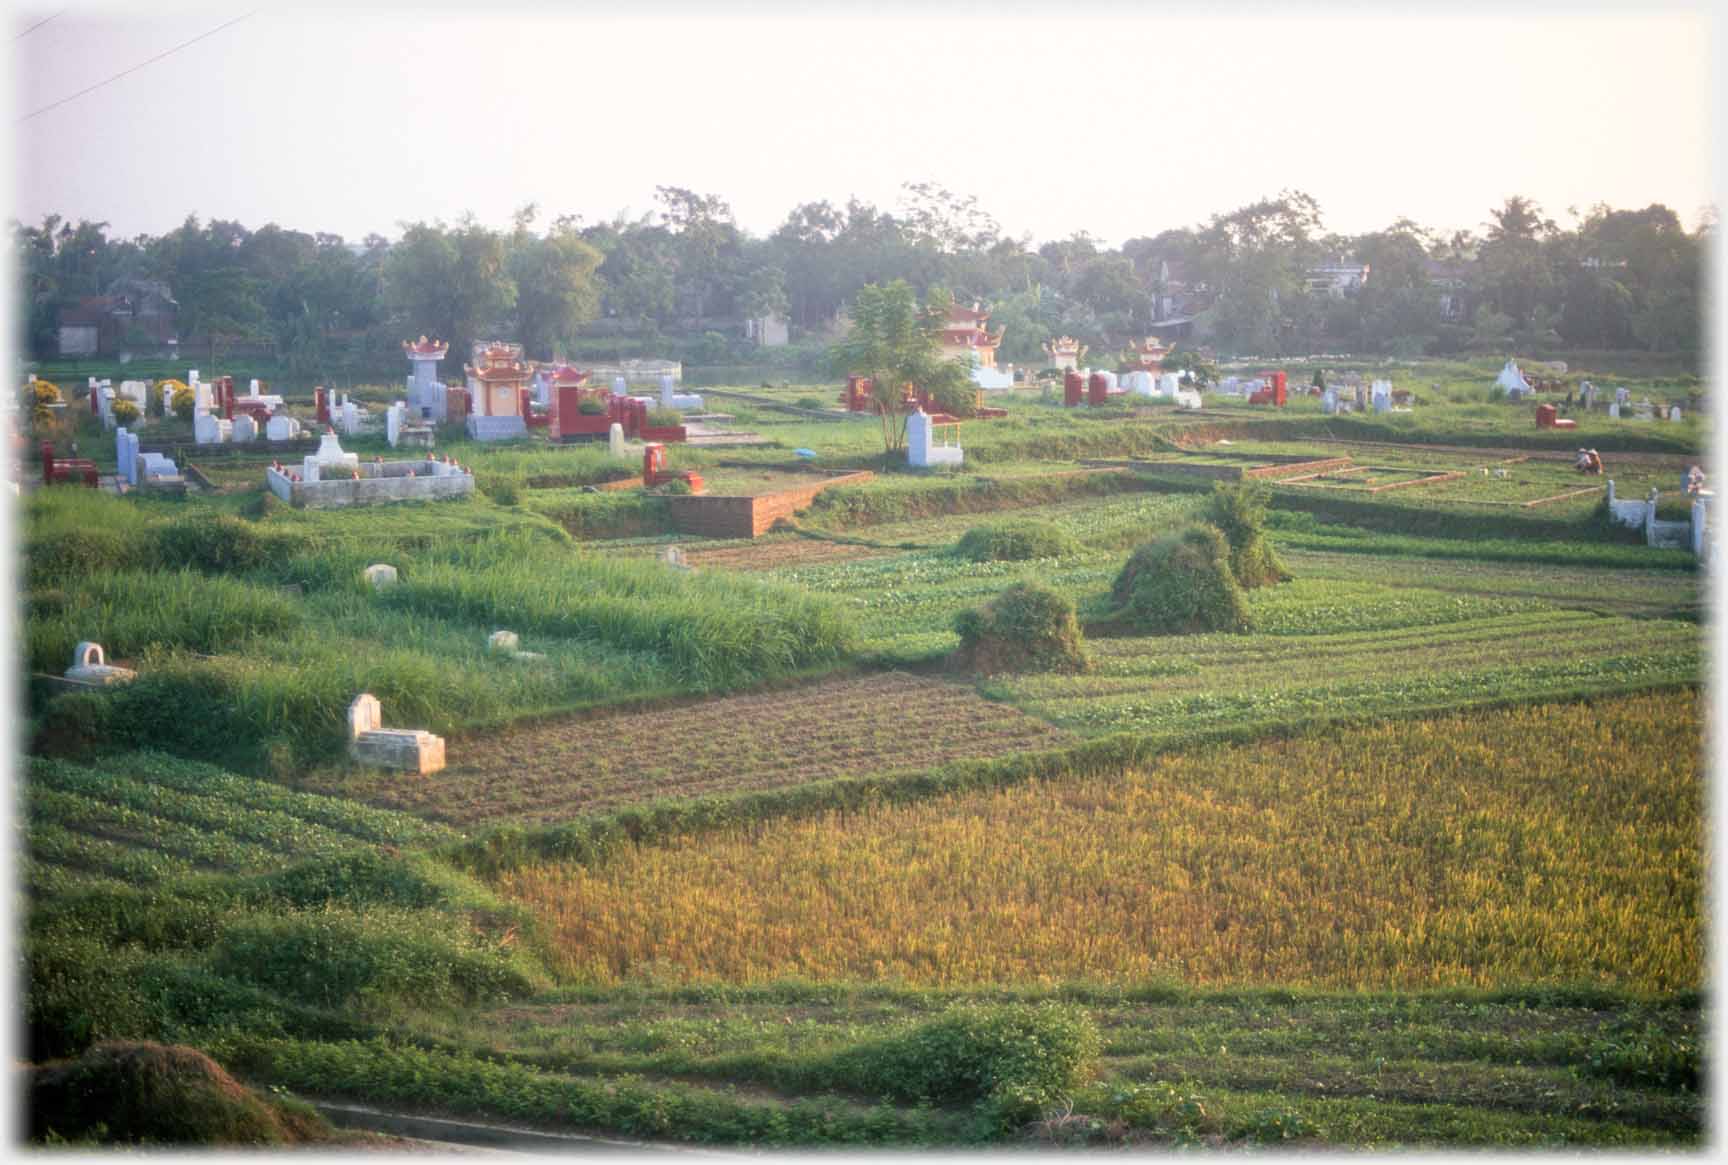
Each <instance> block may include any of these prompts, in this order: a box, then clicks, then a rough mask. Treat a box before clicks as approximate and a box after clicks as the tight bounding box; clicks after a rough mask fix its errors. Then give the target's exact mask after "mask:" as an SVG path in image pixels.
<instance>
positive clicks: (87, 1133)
mask: <svg viewBox="0 0 1728 1165" xmlns="http://www.w3.org/2000/svg"><path fill="white" fill-rule="evenodd" d="M27 1071H28V1073H29V1103H28V1112H29V1122H30V1139H31V1140H32V1141H35V1142H38V1143H44V1142H47V1143H57V1144H58V1143H68V1142H70V1143H74V1144H90V1143H96V1144H109V1143H118V1144H135V1145H306V1144H323V1143H328V1142H331V1141H333V1140H334V1139H336V1134H335V1132H334V1131H333V1130H332V1129H331V1127H330V1125H329V1123H328V1122H326V1121H325V1120H324V1118H323V1117H321V1116H319V1115H318V1113H317V1112H316V1110H314V1109H313V1108H312V1107H311V1106H309V1105H306V1104H303V1103H301V1102H299V1101H293V1100H285V1099H282V1098H270V1099H266V1098H264V1097H261V1096H259V1095H258V1094H257V1093H255V1092H253V1091H252V1090H251V1089H249V1088H247V1087H245V1086H244V1085H242V1084H241V1083H240V1082H239V1081H237V1080H235V1079H234V1077H232V1076H230V1075H229V1074H228V1073H227V1072H226V1071H225V1070H223V1068H222V1065H220V1064H218V1063H217V1062H216V1061H215V1060H212V1059H211V1058H210V1057H209V1056H206V1055H205V1054H204V1053H203V1052H200V1051H198V1050H197V1049H195V1048H188V1047H183V1046H180V1045H174V1044H153V1043H131V1042H121V1041H115V1042H111V1043H103V1044H97V1045H96V1046H94V1047H92V1048H90V1049H89V1050H88V1051H86V1052H85V1053H84V1054H83V1055H82V1056H79V1057H78V1058H77V1059H76V1060H61V1061H57V1062H54V1063H50V1064H43V1065H40V1066H37V1067H33V1068H29V1069H27Z"/></svg>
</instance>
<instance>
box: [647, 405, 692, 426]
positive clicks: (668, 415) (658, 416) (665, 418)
mask: <svg viewBox="0 0 1728 1165" xmlns="http://www.w3.org/2000/svg"><path fill="white" fill-rule="evenodd" d="M683 423H684V414H683V413H681V412H679V411H678V410H677V409H649V410H648V424H649V426H650V427H652V428H655V429H675V428H677V427H678V426H679V425H682V424H683Z"/></svg>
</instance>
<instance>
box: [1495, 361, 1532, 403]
mask: <svg viewBox="0 0 1728 1165" xmlns="http://www.w3.org/2000/svg"><path fill="white" fill-rule="evenodd" d="M1494 383H1495V384H1497V385H1499V386H1500V387H1501V388H1503V389H1505V390H1506V395H1507V396H1509V397H1511V398H1512V399H1513V400H1520V399H1522V398H1523V397H1524V396H1525V395H1526V394H1528V393H1530V392H1532V391H1534V390H1533V389H1531V387H1530V382H1529V381H1527V380H1525V379H1524V374H1523V373H1522V372H1520V371H1518V365H1516V364H1514V363H1513V362H1512V361H1511V360H1507V361H1506V367H1504V368H1502V369H1501V370H1500V375H1499V377H1498V378H1496V379H1495V381H1494Z"/></svg>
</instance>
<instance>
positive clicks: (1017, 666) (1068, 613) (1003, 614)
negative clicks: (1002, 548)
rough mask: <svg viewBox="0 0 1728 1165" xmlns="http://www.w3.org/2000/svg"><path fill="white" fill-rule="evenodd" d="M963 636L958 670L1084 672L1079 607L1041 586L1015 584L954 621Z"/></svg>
mask: <svg viewBox="0 0 1728 1165" xmlns="http://www.w3.org/2000/svg"><path fill="white" fill-rule="evenodd" d="M954 628H955V630H957V631H958V632H959V633H960V647H959V648H958V650H956V651H955V653H954V656H953V663H954V665H955V666H957V667H960V668H963V669H966V670H970V671H979V672H985V673H987V674H993V673H996V672H1005V671H1085V670H1086V667H1087V660H1086V652H1085V649H1084V648H1083V647H1082V645H1081V639H1080V621H1079V620H1078V619H1077V618H1075V615H1074V603H1073V600H1071V599H1069V598H1068V597H1067V596H1065V595H1059V594H1057V593H1056V592H1055V591H1053V590H1050V589H1048V588H1046V587H1041V586H1038V585H1037V584H1036V583H1015V584H1014V585H1013V586H1011V587H1009V588H1008V589H1007V590H1005V591H1003V592H1002V593H1001V594H1000V595H997V596H996V597H995V598H994V599H992V600H991V601H990V602H988V603H986V604H984V606H983V607H981V608H979V609H977V610H972V611H962V612H960V614H959V615H958V616H957V617H956V618H955V620H954Z"/></svg>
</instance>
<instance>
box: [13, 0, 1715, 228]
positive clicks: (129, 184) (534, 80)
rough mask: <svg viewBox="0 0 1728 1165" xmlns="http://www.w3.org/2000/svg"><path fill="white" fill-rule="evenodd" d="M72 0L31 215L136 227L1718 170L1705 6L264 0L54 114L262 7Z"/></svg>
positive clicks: (31, 126)
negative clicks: (920, 188)
mask: <svg viewBox="0 0 1728 1165" xmlns="http://www.w3.org/2000/svg"><path fill="white" fill-rule="evenodd" d="M58 7H59V6H56V5H53V4H52V0H49V3H48V4H44V5H41V6H40V8H39V10H35V11H25V12H20V13H16V14H15V15H14V23H13V30H14V31H13V35H14V36H15V37H18V39H15V40H14V41H13V52H14V59H15V63H16V66H17V67H16V71H15V77H16V80H15V91H14V102H15V106H16V112H15V114H14V121H15V124H14V125H13V135H14V136H13V142H14V145H13V150H14V162H15V169H14V175H15V179H14V180H15V185H16V190H15V195H14V199H15V201H14V212H13V213H14V214H15V216H16V217H19V218H22V219H25V220H28V221H35V220H38V219H40V218H41V216H42V215H44V214H47V213H59V214H62V215H64V216H67V217H70V218H74V219H76V218H92V219H104V220H107V221H108V222H109V223H111V224H112V226H113V229H114V230H115V231H116V232H118V233H119V234H122V235H128V236H129V235H132V234H135V233H138V232H150V233H158V232H161V231H164V230H167V229H170V228H172V227H173V226H175V225H176V224H178V223H179V222H180V221H181V220H182V219H183V218H184V217H185V216H186V215H187V214H188V213H196V214H198V215H199V216H200V217H202V218H211V217H217V218H226V219H238V220H239V221H241V222H242V223H244V224H246V225H247V226H249V227H258V226H262V225H263V224H264V223H266V222H269V221H276V222H279V223H281V224H283V225H284V226H289V227H293V228H297V229H301V230H327V231H333V232H336V233H339V234H342V235H344V236H346V237H348V238H350V239H358V238H360V237H362V236H363V235H365V234H367V233H368V232H372V231H377V232H379V233H382V234H385V235H388V236H392V237H393V236H395V235H396V234H397V233H398V231H399V228H398V225H397V224H398V223H399V222H401V221H404V220H416V219H430V218H439V217H442V218H445V219H450V218H454V217H455V216H457V215H459V214H461V213H462V212H463V211H470V210H471V211H473V212H474V214H475V215H477V216H478V217H479V218H480V219H481V220H482V221H484V222H488V223H491V224H493V225H498V226H502V225H504V224H505V223H506V222H507V221H508V219H509V216H510V214H511V212H512V211H513V210H514V209H515V208H516V207H518V206H520V205H522V204H523V203H526V202H535V203H538V204H539V205H540V207H541V208H542V211H543V212H544V214H545V216H546V217H547V218H550V217H551V216H553V215H556V214H560V213H566V212H569V213H575V214H579V215H581V216H583V220H584V221H586V222H592V221H595V220H597V219H605V218H610V217H611V216H612V215H613V214H615V213H616V212H618V211H620V210H624V209H626V208H628V209H631V210H633V211H636V212H640V211H643V210H646V209H649V208H650V207H651V206H652V205H653V194H654V187H655V186H656V185H677V186H685V187H689V188H692V189H695V190H698V191H703V192H709V193H715V194H719V195H721V196H722V197H723V198H725V199H727V200H728V201H729V202H730V203H731V204H732V207H733V209H734V211H735V213H736V215H737V218H738V221H739V223H740V224H741V225H743V226H744V227H746V228H747V229H749V230H751V231H752V232H755V233H757V234H766V233H768V232H770V231H772V230H773V229H774V228H775V227H776V226H777V225H778V224H779V222H780V221H781V220H782V219H783V218H784V216H785V214H786V212H787V211H788V210H789V209H791V208H792V207H793V206H794V205H795V204H797V203H799V202H803V201H807V200H812V199H822V198H827V199H830V200H832V201H834V202H836V203H844V201H845V200H846V198H847V197H848V196H849V195H854V194H855V195H857V196H859V197H860V198H863V199H865V200H867V201H871V202H874V203H876V204H877V205H878V206H881V207H883V208H885V209H888V208H892V207H893V206H894V205H895V204H896V203H897V202H898V201H899V188H900V184H901V183H902V182H904V181H919V180H930V181H935V182H938V183H941V184H942V185H945V186H947V187H949V188H950V189H952V190H955V191H958V192H961V193H966V194H975V195H977V196H978V198H979V201H980V204H981V205H982V207H983V208H984V209H986V210H988V211H989V212H990V213H992V214H993V215H994V216H995V217H996V218H997V219H998V220H999V221H1000V222H1001V224H1002V226H1003V228H1004V230H1005V231H1006V232H1007V233H1009V234H1014V235H1018V234H1020V233H1022V232H1029V233H1030V234H1031V235H1032V236H1034V238H1035V239H1036V240H1038V241H1043V240H1046V239H1050V238H1060V237H1066V236H1067V235H1069V234H1071V233H1072V232H1074V231H1075V230H1079V229H1086V230H1089V231H1091V232H1092V233H1093V234H1094V235H1095V236H1097V237H1099V238H1101V239H1104V240H1106V241H1108V242H1110V243H1112V244H1116V243H1120V242H1121V241H1122V240H1123V239H1125V238H1129V237H1132V236H1135V235H1151V234H1155V233H1157V232H1158V231H1160V230H1164V229H1167V228H1170V227H1176V226H1186V225H1193V224H1195V223H1198V222H1200V221H1202V220H1204V219H1205V218H1206V217H1208V216H1209V215H1211V214H1212V213H1214V212H1218V211H1226V210H1230V209H1234V208H1235V207H1238V206H1241V205H1243V204H1245V203H1247V202H1250V201H1253V200H1255V199H1257V198H1259V197H1262V196H1265V195H1271V194H1275V193H1276V192H1277V191H1279V190H1280V189H1283V188H1286V187H1289V188H1295V189H1300V190H1305V191H1307V192H1308V193H1310V194H1312V195H1314V196H1315V197H1316V198H1317V199H1318V200H1319V202H1320V204H1321V207H1322V209H1323V210H1324V212H1325V215H1326V225H1327V226H1328V227H1329V228H1331V229H1335V230H1339V231H1344V232H1357V231H1365V230H1372V229H1376V228H1379V227H1382V226H1385V225H1387V224H1388V223H1390V222H1392V221H1393V220H1394V219H1396V218H1398V217H1400V216H1408V217H1410V218H1413V219H1415V220H1417V221H1419V222H1422V223H1424V224H1427V225H1430V226H1434V227H1437V228H1444V229H1451V228H1456V227H1468V228H1477V227H1479V226H1480V224H1481V223H1482V221H1483V220H1484V219H1485V218H1486V217H1487V212H1488V210H1489V208H1491V207H1493V206H1497V205H1498V204H1499V203H1500V202H1501V201H1502V200H1503V199H1504V198H1505V197H1506V196H1507V195H1509V194H1514V193H1517V194H1524V195H1527V196H1529V197H1532V198H1534V199H1536V200H1537V201H1538V202H1539V203H1540V204H1541V205H1542V206H1543V208H1544V209H1545V210H1546V211H1547V212H1548V213H1549V214H1550V215H1551V216H1553V217H1555V218H1556V219H1559V220H1560V221H1561V222H1562V223H1564V222H1567V221H1569V219H1568V216H1567V214H1566V210H1567V208H1568V207H1573V206H1575V207H1577V208H1579V209H1580V210H1582V209H1584V208H1586V207H1588V206H1589V205H1590V204H1592V203H1595V202H1607V203H1610V204H1611V205H1614V206H1618V207H1642V206H1645V205H1647V204H1649V203H1651V202H1664V203H1667V204H1668V205H1669V206H1671V207H1673V208H1674V209H1675V210H1676V211H1677V212H1679V214H1680V216H1681V218H1682V220H1683V221H1684V222H1685V223H1686V224H1687V225H1688V226H1692V225H1694V224H1695V223H1696V222H1697V220H1698V216H1699V212H1700V209H1701V207H1702V206H1703V205H1704V204H1706V203H1707V202H1709V201H1711V199H1712V189H1713V187H1712V181H1711V177H1712V175H1711V161H1712V157H1711V131H1712V129H1713V126H1712V118H1711V116H1710V109H1711V102H1712V96H1713V86H1714V79H1713V76H1712V72H1711V69H1712V61H1711V31H1712V30H1711V26H1710V22H1709V19H1708V17H1707V16H1706V15H1705V10H1703V9H1698V8H1693V9H1687V8H1680V7H1670V8H1667V9H1645V10H1642V11H1640V10H1637V9H1633V8H1629V7H1628V8H1618V9H1589V8H1585V9H1583V10H1582V14H1579V7H1578V6H1577V5H1573V6H1571V7H1572V12H1573V14H1570V15H1568V14H1564V13H1562V12H1561V11H1560V10H1559V9H1557V8H1555V7H1544V6H1529V5H1526V6H1524V7H1522V8H1519V9H1517V10H1516V11H1515V13H1514V14H1513V15H1508V16H1501V15H1494V14H1493V12H1492V10H1491V9H1489V8H1486V7H1472V6H1470V5H1468V4H1452V5H1449V6H1447V7H1446V8H1444V9H1442V8H1440V7H1436V6H1429V7H1423V8H1416V9H1407V10H1402V11H1401V12H1400V14H1398V15H1392V16H1368V15H1363V14H1362V13H1365V12H1367V11H1369V10H1368V9H1366V8H1364V9H1362V10H1360V11H1351V10H1348V9H1344V8H1337V7H1333V8H1326V7H1317V8H1316V7H1310V8H1301V9H1294V10H1292V9H1286V8H1273V7H1271V6H1265V5H1259V6H1252V7H1248V6H1238V7H1236V8H1234V9H1226V10H1225V11H1226V13H1227V14H1226V15H1220V16H1200V15H1198V13H1199V12H1200V6H1198V5H1194V4H1182V5H1138V6H1129V5H1121V4H1117V5H1106V4H1096V5H1094V6H1091V7H1079V8H1076V9H1072V10H1068V11H1066V12H1063V14H1060V15H1058V14H1057V13H1058V12H1062V10H1061V9H1058V8H1057V7H1056V6H1055V5H1045V6H1036V5H1018V6H1016V5H1013V4H1009V3H997V4H988V5H986V4H957V3H927V4H922V5H917V6H912V5H893V4H889V5H878V6H875V7H874V8H872V9H869V10H868V11H870V12H874V13H877V14H878V15H866V10H865V9H864V8H863V7H862V6H861V5H854V6H850V7H847V6H840V7H838V8H836V9H835V10H834V12H835V13H836V14H833V15H823V16H808V15H798V14H797V13H798V9H796V8H792V7H781V6H776V5H764V4H760V3H759V4H756V5H753V6H743V5H731V6H727V5H726V4H725V3H723V2H722V3H720V4H718V5H715V6H714V7H713V8H712V12H717V13H719V15H712V14H710V10H705V9H701V8H693V7H688V6H684V7H680V6H676V5H670V4H661V5H659V6H656V7H650V8H648V9H646V11H647V12H648V15H646V16H638V15H630V14H629V13H630V12H631V10H630V9H626V8H624V7H622V6H620V5H599V4H588V5H575V6H571V7H569V8H566V9H562V10H559V11H557V12H554V11H553V10H550V9H544V8H535V7H523V6H509V5H503V6H498V5H494V6H490V7H486V8H482V7H480V6H478V5H469V6H465V7H455V8H434V9H428V8H427V7H425V6H423V5H422V6H417V7H415V8H412V9H408V8H392V7H377V6H372V7H368V6H363V5H361V6H354V7H347V8H341V9H324V10H317V11H311V12H308V11H305V10H300V11H294V10H289V9H274V8H265V9H263V10H261V11H259V12H258V13H257V14H256V15H253V16H251V17H249V18H248V19H245V20H243V21H241V22H240V23H238V24H236V25H234V26H233V27H231V28H227V29H224V30H223V31H221V32H218V33H216V34H215V35H212V36H209V37H208V38H207V39H204V40H202V41H199V42H198V43H196V44H193V45H192V46H191V47H189V48H186V49H183V50H181V51H179V52H176V53H174V54H173V55H171V56H169V57H167V58H166V59H164V60H162V61H160V62H157V63H155V64H151V65H148V66H146V67H144V68H142V69H140V70H139V71H138V72H136V73H134V74H132V75H130V76H127V77H124V78H122V79H120V80H118V81H116V82H114V83H113V84H110V85H107V86H105V87H104V88H101V89H98V90H96V91H95V92H93V93H90V94H88V95H86V96H83V97H79V98H77V99H75V100H72V101H70V102H68V103H67V104H65V105H63V106H60V107H59V108H54V109H50V110H48V111H47V112H45V113H41V114H39V115H36V116H30V115H31V114H32V113H33V112H34V111H36V110H38V109H41V108H42V107H44V106H47V105H49V104H51V103H53V102H55V101H58V100H60V99H62V98H65V97H68V96H69V95H71V94H74V93H76V92H77V91H78V90H80V89H82V88H84V87H86V86H88V85H92V84H94V83H96V82H98V81H101V80H103V79H104V78H107V77H110V76H113V75H114V74H116V73H119V72H121V71H122V70H125V69H127V68H130V67H132V66H135V65H137V64H139V63H140V62H142V61H144V60H146V59H147V58H149V57H151V56H153V55H155V54H157V53H160V52H162V51H164V50H167V49H170V48H172V47H173V46H175V45H177V44H180V43H181V42H183V41H186V40H189V39H190V38H192V37H195V36H197V35H199V34H200V33H204V32H206V31H208V30H210V29H212V28H215V27H216V26H218V25H220V24H222V23H223V22H224V21H226V20H229V19H232V18H233V17H235V16H238V15H241V14H242V13H243V12H245V11H246V9H245V8H243V7H235V8H212V9H201V10H184V9H182V10H174V11H163V12H157V13H148V12H138V13H127V12H125V11H122V10H110V11H106V12H98V11H91V10H80V9H78V8H72V9H70V10H67V11H65V12H64V13H63V14H61V15H57V16H54V17H53V19H50V20H48V22H47V23H46V24H43V25H42V26H41V27H39V28H37V29H35V30H33V31H30V32H28V33H27V34H24V35H22V36H20V35H19V34H20V33H23V30H25V29H26V28H28V27H29V26H30V25H32V24H35V23H36V22H37V21H40V20H42V19H44V18H45V17H49V16H51V15H53V14H54V13H55V12H56V10H57V8H58ZM636 11H643V9H641V8H640V6H639V7H638V9H636ZM18 118H27V120H23V121H22V122H18V121H17V119H18Z"/></svg>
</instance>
